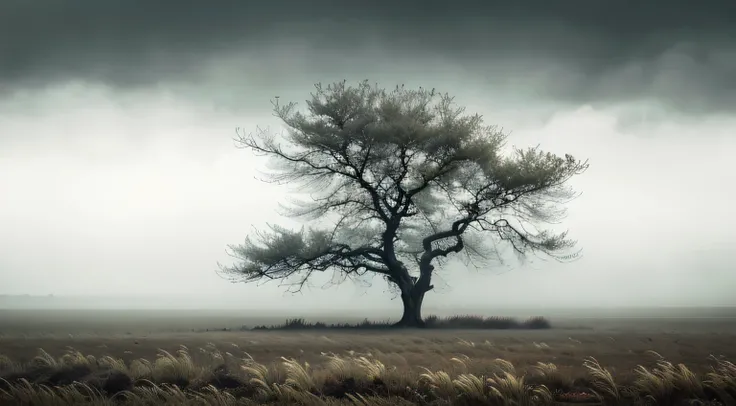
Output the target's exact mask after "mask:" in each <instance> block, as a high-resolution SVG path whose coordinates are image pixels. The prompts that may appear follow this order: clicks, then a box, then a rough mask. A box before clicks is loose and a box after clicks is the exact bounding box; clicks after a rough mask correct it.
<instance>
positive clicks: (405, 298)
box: [394, 287, 426, 327]
mask: <svg viewBox="0 0 736 406" xmlns="http://www.w3.org/2000/svg"><path fill="white" fill-rule="evenodd" d="M425 293H426V292H422V291H420V290H417V289H416V287H414V288H412V289H411V290H409V294H403V293H402V294H401V302H402V303H403V304H404V313H403V315H402V316H401V320H399V322H398V323H396V324H395V325H394V326H396V327H424V320H422V302H423V301H424V294H425Z"/></svg>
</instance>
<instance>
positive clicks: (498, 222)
mask: <svg viewBox="0 0 736 406" xmlns="http://www.w3.org/2000/svg"><path fill="white" fill-rule="evenodd" d="M274 112H275V115H276V116H277V117H278V118H280V119H281V120H282V121H283V123H284V124H285V126H286V133H285V134H283V135H282V136H276V135H274V134H272V133H271V132H269V131H266V130H261V129H259V130H258V131H257V132H256V133H255V134H253V133H243V132H241V131H238V136H237V138H236V142H237V144H238V146H240V147H242V148H247V149H250V150H251V151H253V152H255V153H258V154H261V155H266V156H269V157H271V158H272V163H273V166H272V168H271V169H272V171H271V172H270V173H269V174H268V179H267V181H269V182H274V183H278V184H292V185H296V186H297V187H298V190H299V191H300V192H305V193H306V194H307V195H308V196H305V197H303V198H301V199H294V200H292V201H290V202H289V204H286V205H283V206H282V207H283V208H284V209H285V213H284V214H286V215H289V216H292V217H295V218H300V219H302V220H305V221H306V222H307V223H308V224H309V226H308V227H306V228H302V229H301V230H289V229H286V228H283V227H279V226H271V227H270V230H268V231H267V232H260V233H256V235H255V236H253V237H248V238H247V239H246V241H245V243H244V244H241V245H236V246H231V247H230V250H231V254H232V256H233V257H234V258H235V259H236V262H235V264H234V265H232V266H227V267H226V266H221V270H222V271H223V272H224V273H225V274H227V275H229V276H231V277H234V278H235V280H244V281H261V280H270V279H276V280H280V281H288V283H290V284H292V286H293V287H295V288H296V289H301V287H302V286H304V284H305V283H306V282H307V281H308V280H309V279H310V276H311V275H313V274H314V272H324V271H330V270H331V271H335V272H337V273H338V274H339V275H342V276H344V277H351V276H356V275H365V274H368V273H373V274H380V275H381V276H383V277H384V278H385V279H386V280H387V281H389V282H390V283H391V284H393V285H395V286H396V287H397V288H398V289H399V291H400V292H401V294H402V298H404V299H406V300H408V299H407V298H409V299H411V297H412V295H414V296H416V295H420V296H421V297H423V295H424V292H426V291H428V290H430V289H431V288H432V286H431V284H430V281H431V277H432V272H433V270H434V268H435V265H437V264H441V263H442V260H444V259H446V258H447V257H449V256H450V255H451V254H457V253H461V252H462V253H464V254H465V256H466V258H468V259H481V260H484V259H488V258H490V257H491V256H493V254H494V253H495V252H496V244H498V243H499V242H501V243H506V244H508V245H509V246H510V247H512V248H513V250H514V251H515V252H516V253H517V254H519V255H521V256H523V255H526V254H528V253H531V252H536V253H543V254H545V255H547V256H550V257H552V258H555V259H558V260H561V261H564V260H570V259H573V258H575V257H576V255H577V253H578V252H576V251H572V249H573V248H574V246H575V241H573V240H571V239H569V238H568V237H567V233H566V232H562V233H555V232H552V231H550V230H549V229H545V228H543V227H542V226H543V225H545V224H552V223H555V222H558V221H559V220H561V219H562V218H563V217H564V215H565V207H564V204H565V203H566V202H567V201H569V200H570V199H572V198H573V197H575V192H574V191H573V190H572V189H571V188H570V186H569V185H568V184H567V183H568V180H569V179H570V178H571V177H573V176H574V175H577V174H580V173H582V172H583V171H585V169H587V167H588V164H587V161H586V162H582V161H579V160H576V159H575V158H573V157H572V156H570V155H565V156H564V157H560V156H557V155H554V154H551V153H549V152H544V151H542V150H540V149H539V148H538V147H534V148H527V149H519V148H511V149H510V150H508V149H506V147H505V146H506V140H507V135H506V134H505V133H504V132H503V131H502V130H500V129H499V128H497V127H496V126H492V125H486V124H485V123H484V122H483V119H482V117H481V116H480V115H478V114H474V115H469V114H465V110H464V108H460V107H457V106H456V105H455V103H454V100H453V98H452V97H450V96H449V95H447V94H441V93H438V92H436V91H435V90H427V89H422V88H419V89H417V90H410V89H406V88H404V87H403V86H400V87H396V88H395V89H394V90H393V91H387V90H385V89H382V88H379V87H378V86H372V85H370V84H369V83H368V82H361V83H359V84H358V85H357V86H348V85H347V84H346V82H338V83H335V84H331V85H329V86H327V87H322V86H321V85H316V92H314V93H313V94H312V97H311V100H308V101H307V112H306V113H303V112H301V111H298V110H297V109H296V104H295V103H289V104H286V105H279V104H278V103H274ZM417 271H418V272H417ZM418 292H420V293H418ZM406 300H405V301H404V304H405V306H406V305H407V302H406ZM418 301H419V305H420V304H421V298H419V299H418Z"/></svg>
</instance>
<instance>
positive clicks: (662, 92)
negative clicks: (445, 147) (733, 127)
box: [0, 0, 736, 112]
mask: <svg viewBox="0 0 736 406" xmlns="http://www.w3.org/2000/svg"><path fill="white" fill-rule="evenodd" d="M733 18H736V2H734V1H732V0H724V1H700V2H695V1H691V0H671V1H645V2H644V1H633V0H632V1H629V0H606V1H602V0H599V1H590V0H565V1H549V0H530V1H480V0H478V1H453V2H449V1H433V0H423V1H422V0H412V1H392V2H389V1H387V0H384V1H371V2H358V1H354V2H345V1H326V0H317V1H297V0H293V1H275V0H274V1H268V2H265V1H264V2H258V3H257V4H256V2H249V1H242V0H220V1H216V2H215V1H211V2H205V1H197V0H178V1H174V0H170V1H162V0H66V1H51V0H46V1H42V0H35V1H27V0H3V1H2V2H0V90H4V91H9V90H12V89H17V88H25V87H36V86H43V85H46V84H49V83H54V82H60V81H66V80H72V79H82V80H92V81H101V82H104V83H106V84H109V85H112V86H118V87H126V88H128V87H147V86H152V85H155V84H159V83H162V82H168V83H175V82H177V83H178V82H181V83H185V82H187V81H190V82H191V81H192V80H195V79H194V78H197V77H198V75H201V74H203V72H204V70H205V67H206V66H211V65H212V64H213V63H214V64H216V63H217V61H218V58H222V59H223V60H225V59H227V58H230V59H233V60H234V59H237V58H238V57H241V58H243V59H245V60H250V61H251V62H250V63H249V64H248V65H247V66H249V67H250V70H247V71H243V72H242V74H243V75H244V76H249V78H248V79H250V80H256V79H255V78H253V75H263V76H264V77H267V78H266V80H269V81H275V80H278V78H274V77H268V73H269V71H270V70H271V69H272V67H273V64H278V63H279V61H282V63H283V64H287V65H288V64H290V63H294V58H297V59H300V64H301V65H300V66H307V67H308V68H309V69H306V70H305V69H297V68H294V71H293V74H294V75H297V71H298V74H300V75H303V76H302V77H304V78H307V77H308V75H309V74H310V73H311V72H318V71H323V70H324V69H325V68H329V67H330V66H331V65H334V64H335V63H336V62H338V61H343V62H341V63H342V65H340V66H342V67H343V69H350V66H351V65H349V64H348V63H346V62H344V60H345V59H349V58H352V60H353V61H354V66H355V68H356V69H358V68H359V67H360V66H361V65H362V61H364V60H366V59H370V58H374V57H376V55H379V54H380V56H381V57H382V58H398V59H402V60H410V59H411V58H424V59H422V60H423V61H424V62H423V63H426V61H427V60H428V58H429V60H436V61H438V63H439V62H443V63H449V64H455V65H457V66H461V67H463V69H465V70H467V71H469V72H472V73H473V74H475V75H477V76H478V77H480V78H481V79H482V80H486V81H487V82H488V83H489V84H503V83H504V82H505V78H507V77H511V76H513V77H514V78H515V80H514V83H515V85H514V86H522V85H524V84H526V85H527V86H528V87H529V88H531V89H532V90H533V91H532V93H533V94H538V95H539V96H540V97H543V98H554V99H559V100H566V101H574V102H581V101H582V102H596V101H617V100H625V99H628V98H641V97H650V98H657V99H659V100H662V101H665V102H666V103H667V104H669V105H670V106H671V107H673V108H676V109H678V110H682V111H691V112H706V111H711V110H719V111H729V112H731V111H733V110H734V109H736V74H734V72H736V45H734V44H736V24H733V23H732V21H733ZM294 47H301V48H306V49H307V52H304V53H302V54H300V55H299V56H294V55H283V56H282V57H281V56H280V55H279V50H283V52H291V51H293V49H294ZM261 58H262V59H263V64H261V65H259V64H258V63H255V62H253V59H256V60H258V59H261ZM361 58H362V59H361ZM374 62H376V61H374ZM378 63H379V64H380V61H378ZM499 66H500V67H499ZM280 69H281V72H288V69H289V66H282V67H280ZM284 69H286V70H284ZM417 69H418V70H420V69H421V67H420V66H418V67H417ZM232 71H237V69H233V70H230V72H232ZM369 73H370V72H369ZM335 79H340V78H339V77H336V78H335ZM232 80H233V81H242V80H246V79H245V78H243V77H233V78H232ZM307 80H309V79H307ZM447 90H452V89H447Z"/></svg>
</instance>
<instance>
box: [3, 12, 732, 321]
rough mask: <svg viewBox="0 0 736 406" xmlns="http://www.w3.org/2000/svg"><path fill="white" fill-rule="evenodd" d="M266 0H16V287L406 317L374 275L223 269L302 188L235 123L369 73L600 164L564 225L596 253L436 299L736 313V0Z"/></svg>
mask: <svg viewBox="0 0 736 406" xmlns="http://www.w3.org/2000/svg"><path fill="white" fill-rule="evenodd" d="M253 3H254V2H246V1H235V0H223V1H219V2H204V1H193V0H180V1H177V2H174V1H168V2H167V1H158V0H156V1H154V0H127V1H121V0H68V1H32V2H30V1H22V0H3V1H2V2H0V293H8V294H23V293H28V294H49V293H54V294H56V295H110V296H138V295H142V296H146V295H159V296H163V297H170V298H172V300H177V301H179V302H180V303H183V304H184V305H186V306H189V307H195V306H198V305H199V304H202V305H205V304H209V305H211V304H213V303H216V304H218V305H232V306H244V305H247V306H249V307H254V306H263V307H269V308H295V307H298V308H320V309H322V308H324V309H330V308H342V307H371V308H393V309H396V311H397V312H398V309H399V306H400V302H399V301H398V300H395V301H393V302H392V301H389V298H390V297H391V295H390V294H389V293H387V292H385V284H384V283H383V282H381V281H380V280H377V281H376V283H375V284H374V286H373V287H372V288H364V287H356V286H354V285H349V284H348V285H344V286H342V287H340V288H338V289H332V290H329V291H324V290H321V289H319V287H317V288H315V289H313V290H311V291H306V292H304V293H303V294H301V295H296V296H292V295H284V294H283V290H284V289H283V288H281V287H279V286H277V285H276V284H269V285H264V286H255V285H242V284H236V285H233V284H230V283H229V282H227V281H225V280H223V279H221V278H220V277H219V276H217V274H216V273H215V269H216V263H217V262H218V261H221V262H227V261H228V257H227V255H226V254H225V247H226V245H227V244H237V243H240V242H242V241H243V239H244V238H245V236H246V235H247V234H249V233H250V232H252V229H253V227H254V226H255V227H261V226H263V225H264V224H265V223H266V222H280V219H279V217H278V216H277V215H276V213H275V212H274V206H275V204H276V203H277V202H279V201H281V200H282V199H284V197H285V196H286V195H285V194H284V193H285V192H286V189H280V188H277V187H274V186H268V185H265V184H262V183H259V182H258V181H257V180H255V179H254V177H255V176H257V175H258V173H257V169H258V168H264V166H263V165H264V163H265V162H264V161H262V160H260V159H256V158H255V157H254V156H253V155H251V154H250V152H248V151H245V150H239V149H236V148H235V147H234V144H233V141H232V137H233V136H234V135H235V129H236V127H244V128H246V129H249V130H255V127H256V126H271V127H272V128H273V129H275V130H278V129H279V123H278V122H276V121H274V118H273V117H272V116H271V115H270V108H271V105H270V103H269V100H270V99H272V98H273V97H274V96H276V95H278V96H280V97H281V100H294V101H298V102H300V105H301V106H304V103H303V101H304V100H305V99H307V98H308V97H309V92H311V91H312V90H313V84H314V83H315V82H325V83H329V82H333V81H339V80H342V79H347V80H349V81H351V82H357V81H359V80H362V79H369V80H371V81H372V82H378V83H379V84H380V85H384V86H386V87H389V88H391V87H394V86H395V85H397V84H401V83H404V84H406V85H407V86H409V87H418V86H424V87H434V88H437V89H438V90H440V91H443V92H449V93H451V94H453V95H455V96H456V101H457V103H458V104H461V105H465V106H467V107H468V111H469V112H478V113H481V114H483V115H484V117H485V119H486V121H487V122H488V123H492V124H498V125H500V126H502V127H504V128H505V129H507V130H508V131H510V132H511V133H512V136H511V138H510V143H512V144H515V145H517V146H534V145H537V144H540V145H541V147H542V148H544V149H546V150H550V151H552V152H555V153H560V154H564V153H572V154H574V155H576V156H578V157H580V158H589V159H590V164H591V167H590V169H589V171H588V172H586V173H585V174H584V175H583V176H581V177H579V179H576V180H575V182H574V186H575V187H576V188H577V189H578V190H580V191H582V192H583V195H582V196H581V197H580V198H579V199H577V200H575V201H574V202H573V203H571V204H570V205H569V207H570V212H569V217H568V218H567V220H566V221H565V223H564V226H565V227H566V228H569V230H570V236H572V237H573V238H575V239H577V240H578V241H579V244H580V247H581V248H583V250H584V251H583V253H584V256H583V258H582V259H580V260H579V261H577V262H574V263H571V264H565V265H561V264H557V263H555V262H553V261H552V262H544V261H541V260H538V259H537V260H534V261H533V262H531V263H527V264H520V263H518V262H516V261H514V260H510V261H509V262H508V263H507V265H506V266H498V267H495V268H492V269H485V270H481V271H476V270H467V269H464V268H462V267H457V266H453V267H447V268H446V269H442V270H441V271H440V272H439V277H438V278H437V281H436V283H435V286H436V288H437V292H432V293H430V294H429V295H428V297H427V299H426V301H425V302H426V303H427V306H430V307H435V306H439V305H442V306H461V305H467V306H472V307H484V306H485V307H488V308H489V313H492V309H493V307H494V306H502V305H505V306H539V305H546V304H549V305H551V306H609V305H614V306H626V305H706V306H708V305H736V299H735V298H734V296H733V287H734V286H736V272H734V270H735V266H734V264H735V262H736V261H734V256H733V254H732V252H733V249H732V247H731V245H727V243H729V242H730V243H733V241H736V231H734V230H736V220H735V219H736V217H735V216H734V215H733V213H732V209H733V206H734V201H736V192H734V190H733V185H734V184H736V170H734V168H733V165H732V162H733V156H734V154H735V153H736V134H735V132H736V73H735V72H736V24H733V23H731V24H730V25H729V22H728V21H729V19H732V18H733V16H734V15H736V3H735V2H733V1H726V0H724V1H701V2H694V1H686V0H670V1H666V2H665V1H648V2H633V1H622V0H617V1H614V0H608V1H602V0H601V1H590V0H586V1H582V0H566V1H559V2H551V1H546V0H535V1H515V2H510V1H505V2H494V1H477V2H463V1H454V2H451V3H450V2H439V1H427V0H424V1H419V0H416V1H402V2H396V3H399V4H391V2H388V1H373V2H357V1H355V2H352V4H361V5H360V6H351V5H349V4H350V3H351V2H345V1H341V2H337V1H332V2H327V1H316V2H315V1H311V2H301V1H289V2H287V1H271V2H260V3H261V4H258V5H255V4H253ZM448 4H453V5H452V6H449V5H448ZM318 286H319V284H318ZM174 298H176V299H174Z"/></svg>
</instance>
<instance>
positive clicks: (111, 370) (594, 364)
mask: <svg viewBox="0 0 736 406" xmlns="http://www.w3.org/2000/svg"><path fill="white" fill-rule="evenodd" d="M200 353H203V354H204V355H205V356H206V357H205V359H204V360H201V361H195V359H194V358H193V356H192V355H191V354H190V350H189V349H188V348H187V347H184V346H182V347H181V348H180V349H179V351H177V352H176V353H175V354H172V353H169V352H166V351H164V350H160V351H159V354H158V356H157V357H156V359H155V360H153V361H149V360H146V359H138V360H133V361H131V362H129V363H126V362H124V361H123V360H120V359H116V358H113V357H110V356H103V357H99V358H95V357H92V356H85V355H84V354H81V353H80V352H78V351H76V350H74V349H72V348H70V349H68V350H67V351H66V352H65V353H64V354H63V355H61V356H60V357H58V358H57V357H54V356H52V355H51V354H49V353H47V352H46V351H44V350H42V349H39V352H38V356H36V357H35V358H34V359H33V360H31V361H30V362H28V363H26V364H21V363H17V362H14V361H13V360H12V359H11V358H10V357H7V356H2V357H0V360H2V364H0V367H2V368H1V369H0V377H1V378H0V405H3V406H4V405H17V406H30V405H38V406H46V405H53V406H65V405H110V406H112V405H207V406H209V405H212V406H214V405H217V406H225V405H256V404H274V405H275V404H303V405H402V404H405V405H411V404H415V405H416V404H418V405H456V404H457V405H516V406H525V405H552V404H555V402H557V401H561V400H566V401H570V400H577V401H584V400H587V401H591V400H592V401H597V402H598V404H600V403H601V402H603V403H605V404H622V405H624V404H626V405H635V404H642V405H643V404H660V405H671V404H683V405H684V404H695V403H687V402H694V401H695V400H698V401H700V402H701V403H699V404H711V405H715V404H722V405H730V404H736V402H735V399H736V366H735V365H734V364H733V363H731V362H729V361H727V360H725V359H722V358H715V357H712V358H711V361H712V362H713V365H712V367H711V369H710V371H708V372H707V373H705V374H702V375H698V374H696V373H695V372H693V371H692V370H690V369H689V368H688V367H686V366H685V365H682V364H678V365H675V364H672V363H670V362H668V361H666V360H665V359H664V358H662V357H661V356H659V354H656V353H653V352H652V354H654V355H655V356H656V357H657V359H656V363H655V364H654V365H653V366H651V367H645V366H643V365H640V366H638V367H637V368H636V369H635V370H634V371H633V372H634V377H635V378H634V379H633V381H631V382H628V383H624V382H620V381H618V380H617V379H616V376H615V375H614V374H613V373H612V372H610V371H609V369H607V368H606V367H605V366H603V365H601V364H600V363H599V362H598V361H597V360H596V359H594V358H586V359H584V360H583V366H584V367H585V368H586V370H587V372H588V374H589V378H590V379H589V382H590V385H589V387H588V388H583V389H580V388H577V389H576V392H573V391H572V387H571V381H572V380H571V379H570V378H569V377H565V376H564V375H562V374H561V373H560V371H559V370H558V368H557V366H556V365H555V364H553V363H541V362H540V363H537V364H536V365H535V366H533V367H532V368H531V369H530V370H529V371H528V374H520V373H519V372H518V371H517V369H516V367H515V366H514V365H513V364H512V363H511V362H509V361H507V360H503V359H495V360H493V361H492V362H491V364H487V363H484V364H483V365H477V361H476V360H474V359H473V358H472V357H469V356H465V355H456V356H454V357H451V358H449V359H447V360H446V361H447V365H448V367H447V368H443V369H439V370H437V369H430V368H423V367H421V366H416V369H415V370H408V371H407V370H401V369H399V368H396V367H394V366H393V365H389V364H387V363H386V360H387V359H388V358H390V354H381V353H378V352H376V353H358V352H354V351H348V352H346V353H344V354H336V353H325V354H323V356H324V363H321V364H319V365H311V364H309V363H307V362H302V361H299V360H296V359H290V358H281V359H280V360H279V362H277V363H275V364H272V365H266V364H263V363H260V362H257V361H256V360H254V359H253V358H252V357H250V355H248V353H247V352H245V351H240V353H238V354H237V355H236V354H233V353H230V352H224V353H223V352H221V351H220V350H218V349H217V348H216V347H215V346H214V345H211V346H209V345H208V346H207V348H202V349H200ZM236 353H237V351H236ZM397 357H398V356H394V359H395V360H397ZM404 361H405V360H404ZM70 368H71V369H70ZM73 368H86V369H85V370H86V371H88V373H87V374H86V375H84V376H81V377H79V379H75V380H74V381H73V382H71V381H70V382H68V383H65V384H52V383H50V381H49V379H50V377H51V376H53V375H54V374H55V373H64V371H67V372H68V371H72V370H73ZM39 371H42V373H39ZM114 376H117V377H120V376H125V377H126V378H127V381H125V382H127V385H122V386H118V387H115V386H114V385H110V384H109V382H106V381H105V379H108V380H109V379H113V378H112V377H114ZM101 377H104V378H101ZM225 377H228V378H229V379H230V381H227V382H229V383H228V384H225V383H223V382H226V381H225ZM116 379H119V378H116ZM706 402H710V403H706Z"/></svg>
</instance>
